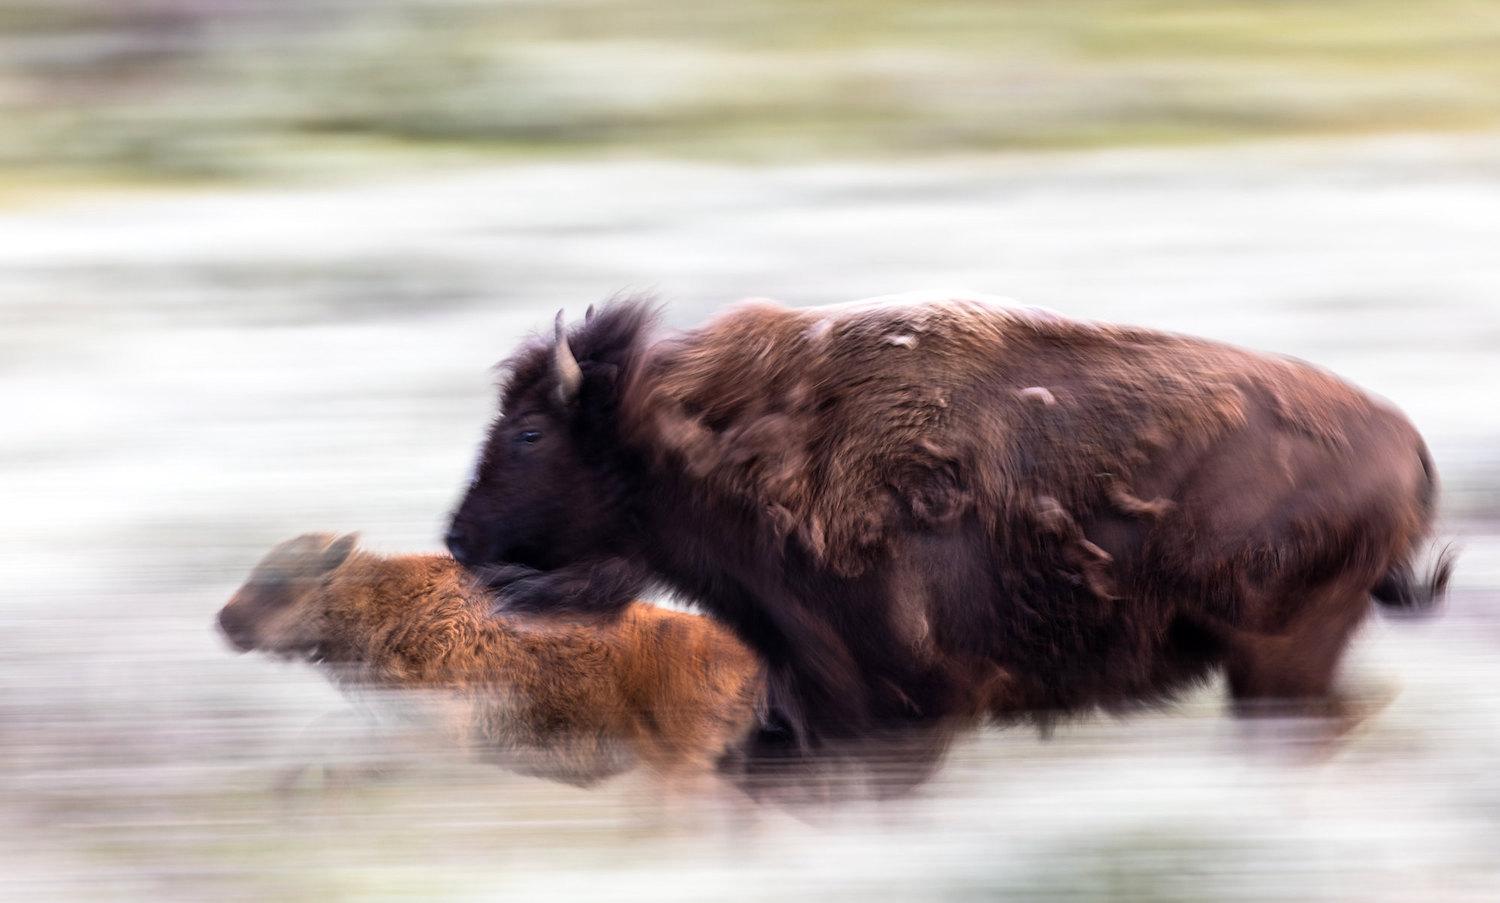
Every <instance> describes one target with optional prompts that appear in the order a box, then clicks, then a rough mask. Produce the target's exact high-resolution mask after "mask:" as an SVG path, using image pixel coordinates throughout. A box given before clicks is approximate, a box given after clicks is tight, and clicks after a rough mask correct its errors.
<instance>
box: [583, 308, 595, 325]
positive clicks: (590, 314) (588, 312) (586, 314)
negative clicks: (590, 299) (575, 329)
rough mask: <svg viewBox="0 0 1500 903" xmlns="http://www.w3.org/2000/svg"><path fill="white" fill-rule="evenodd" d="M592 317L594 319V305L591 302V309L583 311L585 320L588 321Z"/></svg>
mask: <svg viewBox="0 0 1500 903" xmlns="http://www.w3.org/2000/svg"><path fill="white" fill-rule="evenodd" d="M592 319H594V305H592V304H590V305H589V309H588V310H586V311H584V312H583V322H585V323H587V322H589V321H590V320H592Z"/></svg>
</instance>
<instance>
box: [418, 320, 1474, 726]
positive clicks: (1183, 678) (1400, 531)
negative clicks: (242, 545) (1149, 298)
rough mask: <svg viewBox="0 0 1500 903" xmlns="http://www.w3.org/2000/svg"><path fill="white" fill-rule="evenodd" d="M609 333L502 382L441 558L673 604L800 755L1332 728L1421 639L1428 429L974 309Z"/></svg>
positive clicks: (1262, 360)
mask: <svg viewBox="0 0 1500 903" xmlns="http://www.w3.org/2000/svg"><path fill="white" fill-rule="evenodd" d="M652 330H653V315H652V311H651V309H650V308H649V307H648V306H647V305H645V304H643V303H640V302H617V303H614V304H612V305H609V306H607V307H605V308H604V309H603V310H602V311H600V312H599V313H598V315H596V316H595V315H591V316H589V317H587V318H586V319H585V322H583V323H582V324H580V325H577V326H575V327H574V328H573V329H572V330H571V331H567V330H565V329H564V325H563V321H562V316H561V314H559V316H558V323H557V331H556V335H555V337H553V338H551V339H550V340H545V341H544V340H540V339H538V340H534V341H532V342H530V343H528V344H526V345H524V346H523V347H522V348H521V349H520V350H519V351H518V352H517V353H516V354H515V355H514V356H513V357H512V358H511V359H510V360H509V361H508V363H507V365H506V372H507V377H506V379H505V383H504V387H503V391H502V403H501V411H502V413H501V416H500V417H499V419H498V420H496V422H495V424H494V426H493V429H492V431H491V433H490V436H489V439H488V442H487V444H486V445H485V447H484V450H483V453H482V457H481V458H480V461H479V463H478V465H477V468H476V472H475V473H476V475H475V478H474V481H473V484H472V485H471V486H470V487H469V491H468V495H467V496H466V497H465V498H464V500H463V503H462V505H461V507H460V508H459V510H458V512H457V513H456V514H455V516H454V519H453V524H452V530H451V532H450V534H449V536H448V545H449V548H450V549H451V550H452V552H453V554H454V555H455V556H456V557H457V558H458V559H459V560H460V561H463V562H464V563H466V564H467V565H469V566H470V567H474V568H481V569H485V571H486V573H487V574H488V576H489V578H490V580H491V582H492V583H493V584H494V585H496V586H497V587H501V588H503V589H504V591H505V593H506V595H507V597H508V598H509V600H510V603H509V604H511V605H514V606H518V607H532V608H538V609H540V608H555V607H560V606H564V605H573V606H583V607H588V608H592V609H594V610H599V611H616V610H619V609H620V608H621V607H622V606H624V605H625V604H626V603H627V602H628V601H629V600H630V599H631V598H632V596H633V595H634V594H636V593H637V592H639V591H641V590H642V589H643V588H644V586H645V585H646V584H648V583H651V582H658V583H660V584H663V585H665V586H667V587H669V588H671V589H673V590H675V591H677V592H679V593H681V594H683V595H684V596H686V597H689V598H691V599H693V600H696V601H697V602H699V603H700V604H702V605H703V606H704V607H705V608H707V609H708V610H709V611H710V612H712V613H713V614H715V615H717V616H718V617H720V618H722V619H724V620H725V621H727V622H728V623H729V624H731V625H732V626H733V627H734V628H735V629H736V630H737V631H738V632H739V634H740V635H741V636H742V637H743V638H744V639H745V640H747V641H748V642H749V643H750V644H751V645H753V646H754V647H755V648H756V649H758V650H759V651H760V652H761V653H762V654H763V655H764V656H765V658H766V660H767V662H768V663H769V666H770V675H771V677H770V680H771V690H772V700H773V704H774V707H775V710H776V711H777V712H778V714H779V719H780V721H781V722H782V723H783V724H784V725H787V726H790V727H791V728H792V729H793V734H794V736H795V737H796V738H797V739H798V740H799V741H802V742H811V743H817V742H820V741H829V740H836V739H838V738H852V737H868V736H880V735H890V734H891V732H893V731H895V732H899V731H900V730H901V729H902V728H905V727H920V726H923V725H935V724H940V723H951V722H952V721H954V720H955V719H960V720H961V719H966V718H975V717H982V716H985V715H992V716H996V717H999V718H1002V719H1008V718H1015V717H1023V716H1027V717H1033V718H1036V719H1039V720H1044V721H1045V720H1047V719H1050V718H1054V717H1057V716H1058V715H1061V714H1066V713H1069V712H1076V711H1080V710H1085V709H1088V708H1091V707H1095V706H1099V707H1104V708H1108V709H1118V708H1124V707H1128V706H1131V705H1133V704H1139V703H1141V702H1143V701H1153V700H1160V699H1163V698H1166V697H1167V696H1169V695H1170V694H1171V693H1172V692H1173V691H1174V690H1176V689H1179V688H1182V687H1183V686H1185V685H1187V684H1190V683H1192V682H1194V681H1198V680H1200V679H1203V678H1205V677H1206V676H1208V675H1210V674H1211V673H1212V672H1213V671H1214V670H1215V669H1217V668H1220V667H1222V668H1223V669H1224V670H1225V671H1227V674H1228V678H1229V688H1230V692H1231V694H1232V696H1233V699H1234V701H1235V702H1236V704H1237V706H1238V707H1241V708H1243V707H1246V706H1252V705H1253V706H1255V707H1257V708H1259V707H1260V706H1262V705H1264V704H1267V703H1272V702H1275V703H1277V704H1279V705H1280V706H1281V707H1283V708H1285V707H1291V708H1294V709H1296V710H1301V711H1318V712H1324V711H1327V710H1328V709H1329V708H1330V707H1332V706H1333V705H1335V701H1334V696H1333V693H1332V690H1331V684H1332V680H1333V676H1334V670H1335V666H1336V665H1337V664H1338V661H1339V658H1340V655H1341V653H1342V652H1343V650H1344V647H1345V645H1346V644H1347V642H1348V640H1349V638H1350V635H1351V633H1352V632H1353V631H1354V629H1355V627H1356V626H1357V625H1358V624H1359V623H1360V621H1361V619H1362V618H1364V617H1365V615H1366V613H1367V611H1368V610H1369V609H1370V607H1371V606H1370V600H1371V597H1372V596H1373V597H1374V598H1375V599H1376V600H1378V601H1380V602H1382V603H1384V604H1387V605H1392V606H1403V607H1412V606H1423V605H1426V604H1428V603H1430V602H1431V601H1433V599H1434V598H1435V597H1436V596H1437V595H1438V594H1439V593H1440V592H1441V590H1442V588H1443V585H1444V583H1445V582H1446V579H1447V574H1448V570H1449V565H1448V562H1447V561H1446V559H1444V560H1440V562H1439V564H1438V566H1437V567H1436V568H1435V569H1434V570H1433V572H1432V573H1431V574H1430V575H1429V576H1428V577H1427V578H1426V579H1425V580H1418V579H1416V578H1415V577H1414V575H1413V572H1412V569H1411V561H1412V558H1413V556H1414V554H1415V552H1416V550H1417V548H1418V546H1419V544H1420V543H1421V541H1422V539H1423V538H1424V536H1425V534H1426V532H1427V530H1428V527H1429V523H1430V520H1431V517H1432V509H1433V500H1434V487H1435V483H1434V474H1433V468H1432V464H1431V461H1430V459H1429V458H1428V454H1427V451H1426V449H1425V447H1424V445H1423V442H1422V440H1421V438H1420V437H1419V436H1418V434H1417V433H1416V431H1415V430H1414V429H1413V428H1412V426H1411V424H1410V423H1409V422H1408V421H1407V420H1406V419H1405V418H1404V417H1403V416H1402V415H1401V414H1400V413H1398V412H1397V411H1396V410H1394V409H1393V408H1391V407H1390V406H1388V405H1386V404H1384V403H1382V402H1380V401H1377V400H1375V399H1372V398H1371V397H1369V396H1368V395H1365V394H1364V393H1362V392H1360V391H1359V390H1357V389H1355V388H1353V387H1352V386H1350V385H1348V384H1347V383H1344V382H1342V381H1340V380H1339V379H1337V378H1335V377H1333V376H1331V375H1329V374H1327V373H1325V372H1323V371H1321V370H1318V369H1316V368H1314V367H1312V366H1309V365H1307V364H1304V363H1301V362H1298V361H1294V360H1289V359H1285V358H1280V357H1274V356H1269V355H1263V354H1257V353H1253V352H1250V351H1245V350H1241V349H1238V348H1233V347H1230V346H1227V345H1222V344H1218V343H1214V342H1209V341H1203V340H1199V339H1195V338H1188V337H1184V336H1178V335H1171V334H1166V333H1161V332H1153V331H1149V330H1144V329H1136V328H1129V327H1123V326H1113V325H1105V324H1098V323H1089V322H1080V321H1075V320H1071V319H1067V318H1064V317H1060V316H1057V315H1053V314H1048V313H1043V312H1039V311H1035V310H1027V309H1017V308H1011V307H1005V306H1001V305H998V304H993V303H989V302H985V301H978V300H964V299H956V300H949V301H942V302H935V303H934V302H929V303H899V302H897V303H891V302H885V303H882V302H863V303H860V304H855V305H844V306H835V307H825V308H812V309H789V308H786V307H783V306H780V305H777V304H774V303H770V302H750V303H746V304H744V305H742V306H739V307H737V308H735V309H733V310H731V311H729V312H727V313H725V314H723V315H722V316H719V317H718V318H717V319H714V320H713V321H711V322H710V323H708V324H707V325H705V326H703V327H701V328H698V329H694V330H690V331H687V332H684V333H680V334H676V335H670V336H665V337H656V336H653V335H652Z"/></svg>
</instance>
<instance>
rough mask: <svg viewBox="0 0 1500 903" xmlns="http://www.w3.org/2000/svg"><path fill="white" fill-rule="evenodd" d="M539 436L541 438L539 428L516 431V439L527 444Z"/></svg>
mask: <svg viewBox="0 0 1500 903" xmlns="http://www.w3.org/2000/svg"><path fill="white" fill-rule="evenodd" d="M540 438H542V433H541V431H540V430H521V431H520V432H519V433H516V441H517V442H524V443H526V444H527V445H530V444H532V443H533V442H535V441H536V440H538V439H540Z"/></svg>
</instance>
